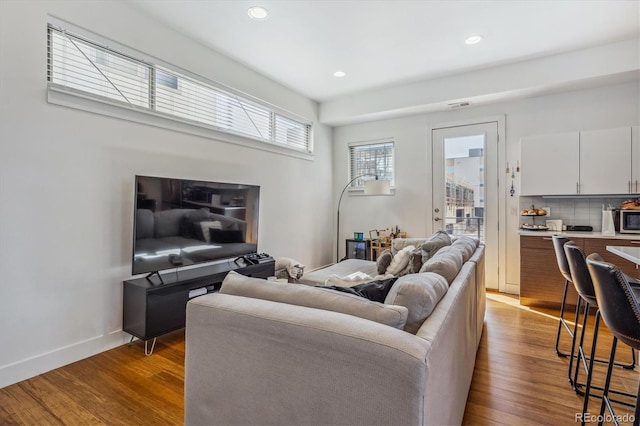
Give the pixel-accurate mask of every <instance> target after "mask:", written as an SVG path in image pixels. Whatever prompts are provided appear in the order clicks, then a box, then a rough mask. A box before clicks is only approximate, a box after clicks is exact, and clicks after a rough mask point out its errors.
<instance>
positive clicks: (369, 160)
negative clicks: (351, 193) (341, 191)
mask: <svg viewBox="0 0 640 426" xmlns="http://www.w3.org/2000/svg"><path fill="white" fill-rule="evenodd" d="M393 153H394V143H393V141H388V142H379V143H364V144H352V145H349V173H350V179H353V178H355V177H357V176H361V175H366V176H364V177H362V178H359V179H356V180H355V181H353V182H352V183H351V187H352V188H359V187H363V186H364V181H365V180H369V179H374V177H373V176H378V179H381V180H388V181H390V182H391V186H394V180H393Z"/></svg>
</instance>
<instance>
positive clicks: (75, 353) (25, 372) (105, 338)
mask: <svg viewBox="0 0 640 426" xmlns="http://www.w3.org/2000/svg"><path fill="white" fill-rule="evenodd" d="M129 338H130V336H129V335H127V334H126V333H124V332H123V331H122V330H117V331H114V332H111V333H109V334H105V335H102V336H97V337H93V338H90V339H87V340H83V341H80V342H77V343H74V344H72V345H68V346H64V347H62V348H58V349H54V350H52V351H50V352H46V353H43V354H40V355H35V356H33V357H30V358H27V359H24V360H21V361H17V362H14V363H11V364H7V365H3V366H0V388H4V387H6V386H9V385H12V384H14V383H18V382H21V381H23V380H26V379H30V378H31V377H34V376H37V375H39V374H42V373H46V372H47V371H51V370H55V369H56V368H60V367H62V366H65V365H67V364H71V363H73V362H76V361H80V360H81V359H85V358H88V357H90V356H93V355H96V354H99V353H100V352H104V351H107V350H109V349H113V348H115V347H118V346H121V345H123V344H125V343H127V342H128V340H129Z"/></svg>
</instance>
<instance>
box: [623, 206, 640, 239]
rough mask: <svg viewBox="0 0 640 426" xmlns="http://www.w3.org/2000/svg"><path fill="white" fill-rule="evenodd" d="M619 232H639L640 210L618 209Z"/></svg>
mask: <svg viewBox="0 0 640 426" xmlns="http://www.w3.org/2000/svg"><path fill="white" fill-rule="evenodd" d="M620 232H622V233H624V234H640V210H620Z"/></svg>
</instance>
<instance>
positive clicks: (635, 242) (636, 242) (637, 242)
mask: <svg viewBox="0 0 640 426" xmlns="http://www.w3.org/2000/svg"><path fill="white" fill-rule="evenodd" d="M631 244H640V241H631Z"/></svg>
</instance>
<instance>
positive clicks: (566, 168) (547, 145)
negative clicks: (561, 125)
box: [520, 132, 580, 195]
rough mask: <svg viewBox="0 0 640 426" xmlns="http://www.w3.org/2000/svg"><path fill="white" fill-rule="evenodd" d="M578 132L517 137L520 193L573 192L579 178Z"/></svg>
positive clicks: (557, 193)
mask: <svg viewBox="0 0 640 426" xmlns="http://www.w3.org/2000/svg"><path fill="white" fill-rule="evenodd" d="M579 143H580V138H579V133H578V132H569V133H557V134H553V135H541V136H531V137H526V138H522V139H521V140H520V165H521V168H520V170H521V173H520V179H521V180H520V193H521V195H568V194H576V193H577V189H578V181H579V179H580V167H579V160H580V158H579V152H580V149H579Z"/></svg>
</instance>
